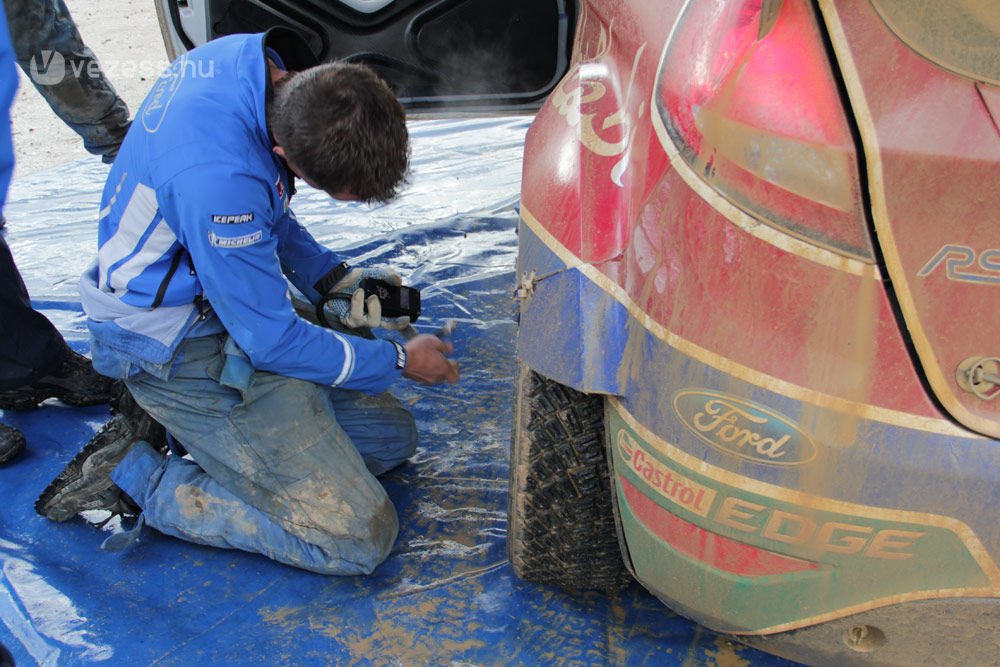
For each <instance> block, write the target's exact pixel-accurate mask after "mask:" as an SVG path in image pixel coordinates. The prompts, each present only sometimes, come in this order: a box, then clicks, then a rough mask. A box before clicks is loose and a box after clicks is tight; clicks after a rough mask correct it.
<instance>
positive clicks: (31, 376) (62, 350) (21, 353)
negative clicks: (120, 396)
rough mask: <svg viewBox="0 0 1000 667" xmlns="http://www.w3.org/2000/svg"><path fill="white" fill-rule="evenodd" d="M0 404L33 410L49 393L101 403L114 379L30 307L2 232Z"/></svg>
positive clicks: (81, 402) (72, 402) (82, 402)
mask: <svg viewBox="0 0 1000 667" xmlns="http://www.w3.org/2000/svg"><path fill="white" fill-rule="evenodd" d="M0 281H2V282H0V408H2V409H4V410H31V409H34V408H37V407H38V405H39V403H41V402H42V401H44V400H46V399H48V398H58V399H59V400H61V401H63V402H65V403H69V404H70V405H98V404H100V403H107V401H108V399H109V398H110V396H111V386H112V380H111V379H110V378H107V377H104V376H103V375H100V374H98V373H97V372H95V371H94V369H93V367H92V366H91V364H90V360H89V359H87V358H86V357H84V356H83V355H81V354H77V353H76V352H74V351H73V350H72V349H71V348H70V347H69V346H68V345H67V344H66V341H65V340H64V339H63V337H62V334H60V333H59V331H58V330H57V329H56V328H55V327H54V326H52V323H51V322H49V320H48V318H46V317H45V316H44V315H42V314H41V313H39V312H38V311H36V310H35V309H34V308H32V307H31V300H30V299H29V298H28V291H27V289H25V286H24V281H23V280H21V274H20V273H19V272H18V270H17V265H15V264H14V257H13V256H12V255H11V253H10V248H9V247H8V246H7V241H6V240H5V239H4V238H3V237H2V236H0Z"/></svg>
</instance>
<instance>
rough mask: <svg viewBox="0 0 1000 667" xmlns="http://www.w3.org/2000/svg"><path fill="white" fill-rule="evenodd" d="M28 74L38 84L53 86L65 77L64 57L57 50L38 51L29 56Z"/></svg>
mask: <svg viewBox="0 0 1000 667" xmlns="http://www.w3.org/2000/svg"><path fill="white" fill-rule="evenodd" d="M28 75H29V76H30V77H31V80H32V81H34V82H35V83H37V84H38V85H40V86H54V85H56V84H58V83H61V82H62V80H63V79H65V78H66V59H65V58H64V57H63V55H62V54H61V53H59V52H58V51H49V50H43V51H40V52H39V53H38V55H37V56H32V57H31V62H30V63H29V65H28Z"/></svg>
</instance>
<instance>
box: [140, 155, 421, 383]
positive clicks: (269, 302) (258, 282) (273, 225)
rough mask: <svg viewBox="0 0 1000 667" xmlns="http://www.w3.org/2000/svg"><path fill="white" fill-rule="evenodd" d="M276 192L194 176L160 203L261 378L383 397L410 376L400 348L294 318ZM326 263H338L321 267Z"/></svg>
mask: <svg viewBox="0 0 1000 667" xmlns="http://www.w3.org/2000/svg"><path fill="white" fill-rule="evenodd" d="M271 187H273V186H272V185H271V184H270V183H267V182H266V181H265V180H263V179H260V178H257V177H255V176H253V175H250V174H233V175H232V176H230V177H228V178H226V179H224V180H220V179H219V169H218V168H217V167H215V168H204V169H199V168H194V169H189V170H187V171H185V172H182V173H181V174H179V175H177V176H175V177H174V178H172V179H171V180H170V182H169V183H167V184H165V185H163V186H161V187H160V188H158V198H159V200H160V201H159V204H160V208H161V211H162V212H163V214H164V218H165V219H166V220H167V221H168V224H170V225H171V226H172V227H175V229H174V232H175V234H177V237H178V239H179V240H180V242H181V244H182V245H183V246H184V247H185V248H186V249H187V251H188V252H189V253H190V255H191V260H192V264H193V266H194V267H195V271H196V273H197V276H198V280H199V282H200V283H201V285H202V288H203V289H204V296H205V298H206V299H207V300H208V302H209V303H210V304H211V306H212V308H213V310H214V311H215V313H216V314H217V315H218V316H219V319H220V320H221V321H222V324H223V326H225V328H226V331H228V332H229V334H230V336H232V338H233V339H234V340H235V341H236V343H237V344H238V345H239V346H240V348H241V349H242V350H243V351H244V352H245V353H246V354H247V356H248V357H249V358H250V361H251V363H252V364H253V366H254V368H256V369H258V370H262V371H269V372H272V373H278V374H281V375H286V376H289V377H295V378H300V379H303V380H309V381H312V382H316V383H320V384H326V385H333V386H339V387H344V388H347V389H356V390H359V391H363V392H366V393H371V394H375V393H379V392H381V391H384V390H385V389H387V388H388V386H389V385H390V384H391V383H392V382H393V381H394V380H395V379H396V378H398V377H399V376H400V375H401V373H402V371H401V370H400V369H398V368H397V361H398V356H397V349H396V346H395V345H394V344H393V343H390V342H389V341H383V340H367V339H363V338H360V337H357V336H345V335H342V334H339V333H337V332H334V331H332V330H330V329H325V328H323V327H319V326H316V325H314V324H311V323H309V322H306V321H305V320H303V319H301V318H300V317H298V315H296V313H295V311H294V309H293V307H292V302H291V297H290V294H289V292H288V284H287V282H286V281H285V277H284V275H283V273H282V265H281V260H280V259H279V252H280V251H281V250H285V251H286V252H287V250H288V248H287V247H282V243H281V239H280V238H279V232H280V231H281V230H280V229H279V228H280V225H279V221H282V219H283V218H284V215H285V212H284V211H282V210H277V211H276V210H274V208H275V202H276V201H280V200H276V199H273V198H272V197H271V196H270V194H271V193H270V188H271ZM303 231H304V230H303ZM314 243H315V242H314ZM316 245H317V247H318V244H316ZM314 259H315V258H314ZM323 261H330V260H329V258H322V259H321V261H320V263H319V264H317V267H320V265H321V264H322V262H323ZM315 270H317V271H319V270H321V268H317V269H315Z"/></svg>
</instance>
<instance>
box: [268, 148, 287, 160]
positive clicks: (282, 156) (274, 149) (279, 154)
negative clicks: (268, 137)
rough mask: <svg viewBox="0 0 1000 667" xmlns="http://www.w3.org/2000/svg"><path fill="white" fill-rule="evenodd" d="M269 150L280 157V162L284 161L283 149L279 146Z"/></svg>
mask: <svg viewBox="0 0 1000 667" xmlns="http://www.w3.org/2000/svg"><path fill="white" fill-rule="evenodd" d="M271 150H273V151H274V154H275V155H277V156H278V157H280V158H281V159H282V160H284V159H285V149H284V148H282V147H281V146H275V147H274V148H272V149H271Z"/></svg>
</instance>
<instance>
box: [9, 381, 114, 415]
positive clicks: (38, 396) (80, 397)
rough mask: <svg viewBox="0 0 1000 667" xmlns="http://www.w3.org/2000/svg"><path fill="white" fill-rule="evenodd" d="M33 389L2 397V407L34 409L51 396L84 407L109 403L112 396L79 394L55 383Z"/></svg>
mask: <svg viewBox="0 0 1000 667" xmlns="http://www.w3.org/2000/svg"><path fill="white" fill-rule="evenodd" d="M31 390H32V391H33V393H31V394H26V395H23V396H19V397H17V398H11V399H7V398H3V397H0V409H3V410H15V411H18V412H23V411H25V410H34V409H36V408H38V407H39V406H40V405H41V404H42V402H43V401H46V400H48V399H50V398H57V399H59V400H60V401H62V402H63V403H65V404H66V405H75V406H77V407H81V408H82V407H87V406H91V405H101V404H102V403H107V402H108V400H110V398H111V396H110V395H108V396H104V395H100V394H98V395H94V394H77V393H74V392H72V391H70V390H68V389H64V388H63V387H57V386H55V385H43V388H39V387H32V388H31ZM15 391H17V390H15Z"/></svg>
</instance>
